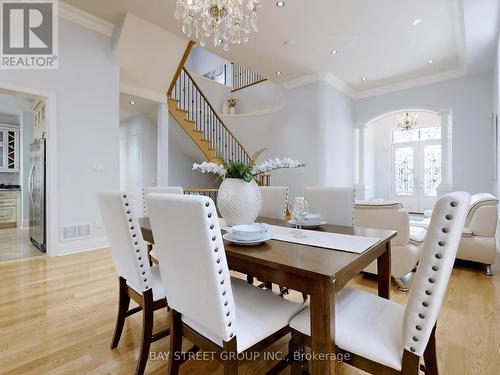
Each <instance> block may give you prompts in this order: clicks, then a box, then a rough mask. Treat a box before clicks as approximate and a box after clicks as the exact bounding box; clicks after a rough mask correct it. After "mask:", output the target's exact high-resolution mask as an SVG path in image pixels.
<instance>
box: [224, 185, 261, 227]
mask: <svg viewBox="0 0 500 375" xmlns="http://www.w3.org/2000/svg"><path fill="white" fill-rule="evenodd" d="M261 204H262V196H261V193H260V189H259V186H258V185H257V183H256V182H255V181H254V180H252V181H250V182H246V181H245V180H242V179H239V178H226V179H224V181H222V184H221V185H220V187H219V194H218V196H217V206H218V208H219V211H220V213H221V214H222V217H223V218H224V221H225V222H226V224H227V225H229V226H233V225H239V224H252V223H253V222H254V221H255V219H256V218H257V216H258V215H259V211H260V207H261Z"/></svg>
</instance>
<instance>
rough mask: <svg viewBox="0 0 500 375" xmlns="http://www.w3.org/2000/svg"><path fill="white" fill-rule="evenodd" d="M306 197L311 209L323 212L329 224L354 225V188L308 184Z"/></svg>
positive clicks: (305, 191) (305, 192)
mask: <svg viewBox="0 0 500 375" xmlns="http://www.w3.org/2000/svg"><path fill="white" fill-rule="evenodd" d="M304 197H305V199H306V200H307V202H309V209H310V211H311V212H312V213H319V214H322V215H323V217H324V218H325V220H326V221H327V222H328V224H334V225H346V226H352V216H353V206H354V188H345V187H330V186H308V187H306V188H305V189H304Z"/></svg>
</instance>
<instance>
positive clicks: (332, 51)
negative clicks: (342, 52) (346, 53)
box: [330, 49, 339, 55]
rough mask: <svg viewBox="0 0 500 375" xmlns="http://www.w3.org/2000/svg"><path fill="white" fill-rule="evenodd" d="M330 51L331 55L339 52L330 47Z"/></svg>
mask: <svg viewBox="0 0 500 375" xmlns="http://www.w3.org/2000/svg"><path fill="white" fill-rule="evenodd" d="M330 53H331V54H332V55H336V54H337V53H339V51H337V50H336V49H332V50H331V51H330Z"/></svg>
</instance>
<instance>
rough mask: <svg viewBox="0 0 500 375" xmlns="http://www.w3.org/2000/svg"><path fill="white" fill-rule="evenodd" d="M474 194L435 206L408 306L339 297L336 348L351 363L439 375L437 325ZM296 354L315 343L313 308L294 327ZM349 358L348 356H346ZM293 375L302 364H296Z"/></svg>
mask: <svg viewBox="0 0 500 375" xmlns="http://www.w3.org/2000/svg"><path fill="white" fill-rule="evenodd" d="M469 201H470V194H468V193H464V192H457V193H451V194H447V195H444V196H442V197H441V198H440V199H439V200H438V201H437V202H436V205H435V207H434V212H433V214H432V219H431V222H430V225H429V229H428V234H427V237H426V239H425V241H424V244H423V251H422V256H421V259H420V263H419V266H418V270H417V273H416V275H415V279H414V281H413V285H412V287H411V289H410V293H409V296H408V303H407V305H406V306H404V305H400V304H398V303H396V302H393V301H390V300H388V299H384V298H380V297H378V296H376V295H374V294H371V293H368V292H365V291H361V290H359V289H353V288H347V287H345V288H343V289H342V290H341V291H340V292H339V293H338V294H337V296H336V297H335V302H336V306H335V344H336V345H337V346H338V348H339V351H340V352H341V353H343V354H346V353H349V360H348V361H347V363H348V364H350V365H352V366H355V367H358V368H360V369H361V370H364V371H366V372H369V373H372V374H382V373H384V374H386V373H387V374H395V373H397V374H399V373H402V374H415V375H416V374H418V372H419V360H420V357H421V356H422V355H423V356H424V361H425V368H426V374H437V373H438V370H437V360H436V344H435V331H436V323H437V318H438V315H439V311H440V309H441V305H442V304H443V299H444V296H445V293H446V288H447V286H448V281H449V279H450V275H451V271H452V268H453V264H454V261H455V257H456V254H457V249H458V245H459V242H460V237H461V235H462V230H463V228H464V223H465V218H466V216H467V210H468V208H469ZM290 326H291V327H292V341H291V343H290V348H291V350H292V351H295V349H296V348H297V347H298V346H300V345H301V344H302V343H305V344H306V345H309V344H308V343H310V337H309V336H310V334H311V328H310V317H309V309H307V310H304V311H303V312H301V313H300V314H298V315H297V316H295V317H294V318H293V319H292V320H291V322H290ZM344 358H346V359H347V356H344ZM292 366H294V371H300V369H297V367H298V366H299V364H298V363H293V364H292Z"/></svg>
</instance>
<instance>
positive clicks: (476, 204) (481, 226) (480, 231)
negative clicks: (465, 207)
mask: <svg viewBox="0 0 500 375" xmlns="http://www.w3.org/2000/svg"><path fill="white" fill-rule="evenodd" d="M497 219H498V199H496V198H495V197H494V196H493V195H491V194H488V193H480V194H475V195H473V196H472V198H471V202H470V206H469V212H468V214H467V219H466V221H465V228H464V230H463V232H462V239H461V241H460V246H459V248H458V253H457V258H458V259H463V260H470V261H473V262H479V263H484V264H485V266H486V274H487V275H488V276H491V275H493V273H492V271H491V265H492V264H493V263H495V258H496V254H497V246H496V238H495V233H496V228H497ZM429 221H430V219H426V220H423V221H422V222H412V225H415V226H420V227H422V228H427V227H428V225H429Z"/></svg>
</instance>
